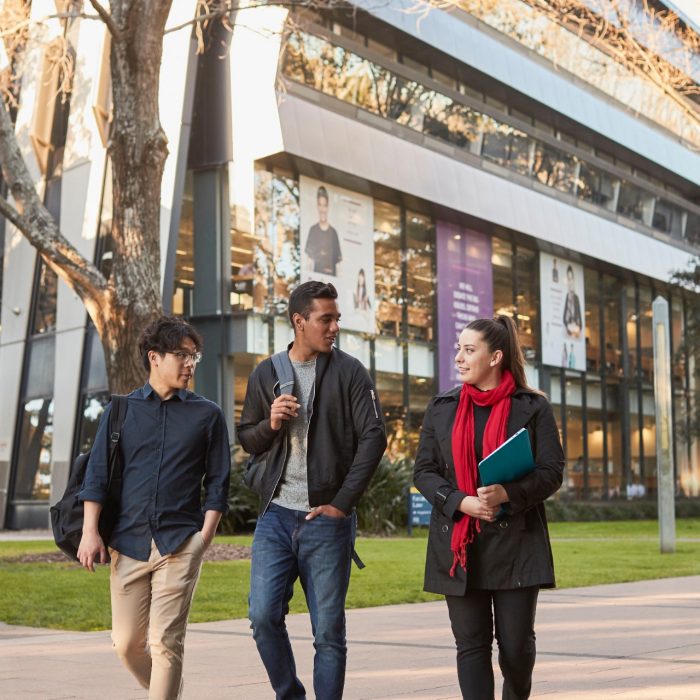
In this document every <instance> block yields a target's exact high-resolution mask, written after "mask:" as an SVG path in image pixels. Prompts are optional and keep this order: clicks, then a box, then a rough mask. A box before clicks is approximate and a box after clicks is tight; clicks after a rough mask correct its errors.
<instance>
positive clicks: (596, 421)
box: [572, 379, 610, 498]
mask: <svg viewBox="0 0 700 700" xmlns="http://www.w3.org/2000/svg"><path fill="white" fill-rule="evenodd" d="M586 419H587V423H586V441H587V442H586V447H587V449H588V471H587V474H588V494H586V495H587V497H590V498H603V496H604V494H605V488H606V485H607V488H608V489H609V488H610V479H609V478H607V479H606V474H605V459H604V450H603V447H604V444H603V435H604V430H603V412H602V410H601V383H600V380H597V379H594V380H593V381H589V382H588V383H587V387H586ZM572 476H573V475H572ZM607 476H608V477H609V475H607ZM580 481H581V478H580V477H575V482H576V483H577V491H576V497H577V498H581V497H583V493H582V491H583V489H582V487H581V486H579V482H580ZM606 481H607V484H606Z"/></svg>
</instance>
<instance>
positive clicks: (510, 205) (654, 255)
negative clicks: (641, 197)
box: [279, 94, 689, 281]
mask: <svg viewBox="0 0 700 700" xmlns="http://www.w3.org/2000/svg"><path fill="white" fill-rule="evenodd" d="M279 113H280V119H281V124H282V136H283V139H284V142H285V150H286V151H287V152H289V153H292V154H294V155H298V156H300V157H302V158H305V159H307V160H311V161H315V162H317V163H320V164H322V165H326V166H328V167H331V168H335V169H337V170H339V171H341V172H346V173H349V174H351V175H355V176H357V177H359V178H364V179H366V180H370V181H372V182H376V183H378V184H381V185H385V186H387V187H390V188H392V189H396V190H399V191H400V192H405V193H407V194H411V195H414V196H416V197H420V198H423V199H425V200H427V201H430V202H434V203H435V204H438V205H442V206H445V207H448V208H450V209H454V210H456V211H460V212H464V213H466V214H470V215H472V216H476V217H478V218H481V219H484V220H486V221H491V222H493V223H495V224H499V225H502V226H505V227H507V228H511V229H514V230H516V231H522V232H523V233H525V234H528V235H530V236H533V237H535V238H539V239H541V240H545V241H548V242H551V243H554V244H557V245H561V246H564V247H566V248H568V249H570V250H572V251H577V252H579V253H582V254H584V255H588V256H590V257H592V258H597V259H600V260H605V261H607V262H610V263H612V264H615V265H619V266H621V267H624V268H627V269H629V270H633V271H635V272H638V273H640V274H643V275H647V276H649V277H652V278H655V279H659V280H663V281H668V279H669V275H670V272H671V271H672V270H676V269H681V268H684V267H685V266H686V265H687V263H688V258H689V254H688V253H687V252H686V251H684V250H681V249H679V248H676V247H675V246H672V245H669V244H668V243H666V242H664V241H660V240H657V239H655V238H653V237H651V236H648V235H646V234H643V233H638V232H636V231H634V230H633V229H630V228H627V227H625V226H623V225H621V224H618V223H616V222H614V221H610V220H608V219H605V218H603V217H600V216H597V215H596V214H593V213H589V212H587V211H585V210H583V209H581V208H579V207H577V206H573V205H569V204H567V203H565V202H562V201H560V200H559V199H557V198H556V197H554V196H550V195H547V194H543V193H541V192H538V191H537V190H534V189H531V188H528V187H523V186H521V185H519V184H517V183H516V182H512V181H510V180H508V179H507V178H505V177H501V176H498V175H492V174H491V173H488V172H485V171H484V170H481V169H480V168H475V167H472V166H470V165H467V164H466V163H462V162H459V161H457V160H454V159H452V158H450V157H448V156H446V155H443V154H440V153H436V152H434V151H431V150H429V149H427V148H424V147H422V146H420V145H418V144H415V143H412V142H410V141H408V140H405V139H400V138H398V137H396V136H393V135H391V134H386V133H384V132H382V131H379V130H378V129H374V128H372V127H370V126H367V125H365V124H362V123H361V122H359V121H357V120H353V119H349V118H347V117H344V116H342V115H339V114H336V113H335V112H330V111H328V110H324V109H322V108H319V107H318V106H316V105H313V104H311V103H309V102H306V101H304V100H302V99H299V98H297V97H294V96H293V95H289V94H288V95H287V96H286V97H285V100H284V101H283V102H282V104H281V105H280V112H279ZM311 125H313V126H311ZM319 128H320V129H321V132H322V133H323V134H324V141H321V140H320V139H319V138H318V132H317V131H316V130H317V129H319ZM287 134H291V136H292V138H289V139H288V138H287ZM341 138H344V139H347V143H349V144H353V145H359V144H366V143H367V142H369V150H367V148H366V147H365V148H363V149H360V148H354V149H349V148H341V149H337V148H333V149H332V150H326V148H325V147H324V145H323V144H324V143H325V141H327V140H330V139H341ZM351 150H354V151H355V153H354V154H353V155H352V156H350V154H349V153H350V151H351ZM358 154H359V156H361V157H358ZM358 162H359V164H358ZM630 251H634V255H630Z"/></svg>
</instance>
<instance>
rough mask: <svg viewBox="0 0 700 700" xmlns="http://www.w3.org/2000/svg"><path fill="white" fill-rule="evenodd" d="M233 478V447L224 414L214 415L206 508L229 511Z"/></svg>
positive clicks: (207, 472) (206, 479)
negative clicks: (229, 494)
mask: <svg viewBox="0 0 700 700" xmlns="http://www.w3.org/2000/svg"><path fill="white" fill-rule="evenodd" d="M230 479H231V449H230V445H229V439H228V428H227V427H226V420H225V419H224V414H223V412H222V411H221V410H219V411H218V412H217V413H216V414H215V415H214V420H213V422H212V425H211V428H210V430H209V445H208V449H207V462H206V465H205V476H204V510H205V511H207V510H216V511H219V512H221V513H227V512H228V488H229V481H230Z"/></svg>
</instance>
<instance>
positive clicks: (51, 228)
mask: <svg viewBox="0 0 700 700" xmlns="http://www.w3.org/2000/svg"><path fill="white" fill-rule="evenodd" d="M0 163H2V171H3V178H4V180H5V183H6V184H7V186H8V189H9V191H10V193H11V194H12V198H13V199H14V201H15V204H16V207H13V206H12V205H11V204H10V203H9V202H8V201H7V200H5V199H4V198H0V213H1V214H2V215H3V216H5V217H6V218H7V219H8V220H9V221H10V222H12V224H13V225H14V226H16V227H17V228H18V229H19V230H20V231H21V232H22V233H23V234H24V236H25V237H26V238H27V240H28V241H29V242H30V243H31V244H32V245H33V246H34V247H35V248H36V249H37V250H38V251H39V253H41V255H42V257H43V258H44V260H45V261H46V263H47V264H48V265H49V267H51V269H52V270H54V272H56V274H57V275H59V276H60V277H61V278H62V279H63V280H64V281H65V282H66V283H67V284H68V286H69V287H70V288H71V289H73V290H74V291H75V292H76V293H77V294H78V295H79V296H80V297H81V298H82V299H83V300H85V301H89V300H93V301H94V300H96V299H99V298H100V297H101V296H102V295H103V294H104V291H105V289H106V287H107V280H106V279H105V277H104V275H103V274H102V273H101V272H100V271H99V270H98V269H97V267H96V266H95V265H94V264H93V263H92V262H90V261H89V260H87V259H85V258H84V257H83V256H82V255H81V254H80V252H78V250H77V249H76V248H75V247H74V246H73V245H71V244H70V243H69V242H68V240H67V239H66V238H65V237H64V236H63V234H62V233H61V231H60V230H59V228H58V225H57V224H56V222H55V221H54V219H53V217H52V216H51V214H50V213H49V211H48V210H47V209H46V207H45V206H44V205H43V203H42V202H41V200H40V199H39V196H38V195H37V192H36V189H35V188H34V183H33V181H32V178H31V176H30V174H29V171H28V170H27V166H26V163H25V162H24V158H23V157H22V153H21V151H20V149H19V145H18V144H17V139H16V137H15V131H14V125H13V124H12V120H11V119H10V115H9V112H8V111H7V109H6V107H5V105H4V104H2V103H0Z"/></svg>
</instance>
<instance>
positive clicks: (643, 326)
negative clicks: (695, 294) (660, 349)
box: [639, 285, 654, 384]
mask: <svg viewBox="0 0 700 700" xmlns="http://www.w3.org/2000/svg"><path fill="white" fill-rule="evenodd" d="M652 317H653V313H652V310H651V289H649V287H645V286H641V285H640V287H639V340H640V344H641V356H640V358H639V366H640V370H641V375H642V381H644V382H646V383H647V384H651V383H652V382H653V381H654V339H653V337H652V333H653V329H652Z"/></svg>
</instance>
